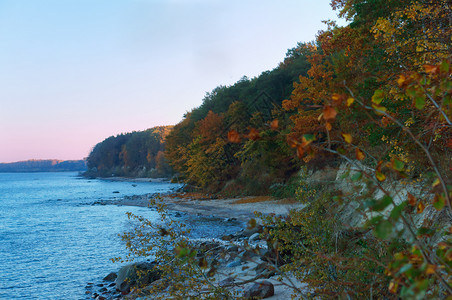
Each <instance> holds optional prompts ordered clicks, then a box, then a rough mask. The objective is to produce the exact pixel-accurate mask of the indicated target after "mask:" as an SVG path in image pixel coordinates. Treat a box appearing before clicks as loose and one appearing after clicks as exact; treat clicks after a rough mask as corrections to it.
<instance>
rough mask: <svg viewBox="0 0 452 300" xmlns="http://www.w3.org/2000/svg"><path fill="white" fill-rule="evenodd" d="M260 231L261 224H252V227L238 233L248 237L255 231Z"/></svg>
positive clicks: (261, 228) (261, 229)
mask: <svg viewBox="0 0 452 300" xmlns="http://www.w3.org/2000/svg"><path fill="white" fill-rule="evenodd" d="M262 231H263V227H262V225H257V226H254V227H253V228H246V229H245V230H243V232H242V233H241V234H240V235H241V236H243V237H250V236H252V235H253V234H255V233H257V232H259V233H261V232H262Z"/></svg>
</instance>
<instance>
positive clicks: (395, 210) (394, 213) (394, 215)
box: [390, 201, 407, 221]
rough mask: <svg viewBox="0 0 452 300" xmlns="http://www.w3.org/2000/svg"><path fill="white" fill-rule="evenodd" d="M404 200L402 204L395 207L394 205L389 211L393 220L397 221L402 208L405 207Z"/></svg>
mask: <svg viewBox="0 0 452 300" xmlns="http://www.w3.org/2000/svg"><path fill="white" fill-rule="evenodd" d="M406 204H407V203H406V201H404V202H402V204H400V205H397V206H396V207H394V208H393V209H392V211H391V215H390V217H391V219H393V220H394V221H397V220H398V219H399V218H400V215H401V214H402V211H403V209H404V208H405V207H406Z"/></svg>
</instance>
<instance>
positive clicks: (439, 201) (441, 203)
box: [433, 195, 446, 211]
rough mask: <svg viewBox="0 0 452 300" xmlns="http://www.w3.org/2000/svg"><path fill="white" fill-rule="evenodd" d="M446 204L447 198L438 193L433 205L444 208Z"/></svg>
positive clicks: (437, 208)
mask: <svg viewBox="0 0 452 300" xmlns="http://www.w3.org/2000/svg"><path fill="white" fill-rule="evenodd" d="M445 205H446V200H445V199H444V197H443V195H437V196H436V197H435V199H434V200H433V207H434V208H436V210H438V211H439V210H442V209H443V208H444V206H445Z"/></svg>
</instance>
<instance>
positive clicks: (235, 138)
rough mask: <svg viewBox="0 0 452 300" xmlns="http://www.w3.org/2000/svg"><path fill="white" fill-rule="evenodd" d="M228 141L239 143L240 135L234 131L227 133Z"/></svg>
mask: <svg viewBox="0 0 452 300" xmlns="http://www.w3.org/2000/svg"><path fill="white" fill-rule="evenodd" d="M228 140H229V141H230V142H231V143H240V140H241V138H240V134H239V133H238V132H237V131H236V130H231V131H229V132H228Z"/></svg>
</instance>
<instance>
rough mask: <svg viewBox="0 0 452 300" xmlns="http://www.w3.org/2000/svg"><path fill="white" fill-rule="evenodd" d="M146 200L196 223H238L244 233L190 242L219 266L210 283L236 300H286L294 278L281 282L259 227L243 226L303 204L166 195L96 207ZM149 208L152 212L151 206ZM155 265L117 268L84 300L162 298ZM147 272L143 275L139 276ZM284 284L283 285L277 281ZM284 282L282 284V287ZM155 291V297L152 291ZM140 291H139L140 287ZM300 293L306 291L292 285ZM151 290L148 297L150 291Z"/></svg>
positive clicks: (163, 288)
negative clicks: (238, 299) (237, 299)
mask: <svg viewBox="0 0 452 300" xmlns="http://www.w3.org/2000/svg"><path fill="white" fill-rule="evenodd" d="M150 199H154V201H156V203H161V204H164V205H165V207H166V210H168V211H169V212H170V214H171V215H172V216H175V217H178V216H180V215H188V216H191V217H197V218H211V219H215V220H217V222H238V223H239V224H242V225H241V227H242V229H240V230H238V231H237V232H236V233H234V234H226V235H222V234H221V233H220V234H218V233H217V235H216V236H211V237H210V238H208V239H205V238H204V239H199V240H196V239H195V240H194V244H195V245H196V249H197V251H198V252H199V253H203V252H206V251H208V252H209V255H210V256H211V257H213V259H215V260H216V261H217V262H218V265H217V266H216V272H215V275H214V277H213V278H212V282H214V284H216V285H218V286H219V287H223V288H225V289H227V290H229V291H231V292H232V293H235V295H237V296H238V297H245V298H248V299H251V298H252V297H259V298H265V299H288V298H290V295H291V293H292V288H290V287H288V286H287V283H288V282H290V281H291V280H292V279H293V278H280V277H279V275H278V267H279V264H278V259H277V257H275V255H274V253H273V252H272V251H271V249H269V247H268V245H267V243H266V241H264V240H263V239H261V233H262V226H261V225H260V224H259V221H258V222H257V224H256V226H253V227H252V228H251V227H249V226H247V225H246V224H247V222H248V221H249V220H250V219H252V218H254V217H255V212H259V213H262V214H275V215H287V214H288V212H289V210H291V209H296V208H301V207H302V205H301V204H300V203H297V202H295V201H291V200H288V199H282V200H276V199H273V198H271V197H241V198H225V199H218V198H216V197H214V196H211V195H208V194H196V193H173V194H166V195H155V194H148V195H139V196H128V197H124V198H122V199H117V200H109V201H97V202H96V203H95V205H120V206H141V207H147V206H149V203H150ZM151 208H152V207H151ZM156 264H157V262H154V261H152V260H150V261H149V260H148V261H146V260H145V259H143V260H137V262H134V263H131V264H129V265H125V266H123V267H121V268H120V269H119V270H118V272H112V273H110V274H104V276H105V277H104V278H103V280H102V281H100V282H91V283H88V284H87V285H86V287H85V289H86V296H87V299H98V300H102V299H140V298H141V297H143V298H146V296H147V297H148V298H149V297H151V298H152V297H157V296H160V297H162V296H163V297H165V293H166V291H167V289H168V286H165V278H161V276H160V273H159V271H156V270H154V267H155V265H156ZM140 271H141V272H143V271H145V272H146V274H147V275H146V276H144V278H143V277H140V276H138V273H140ZM280 279H282V281H281V280H280ZM283 282H284V283H283ZM156 285H158V286H159V292H158V294H155V292H154V289H155V286H156ZM139 286H140V287H141V288H138V287H139ZM295 287H296V288H297V289H299V290H305V289H306V287H303V286H300V285H299V284H298V285H297V284H295ZM151 290H153V293H154V294H152V296H151V295H150V293H151V292H150V291H151Z"/></svg>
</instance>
